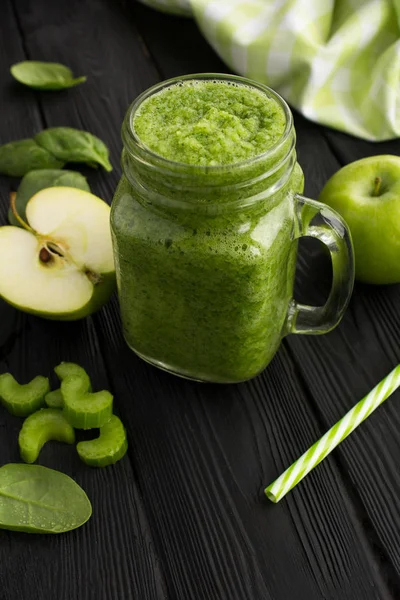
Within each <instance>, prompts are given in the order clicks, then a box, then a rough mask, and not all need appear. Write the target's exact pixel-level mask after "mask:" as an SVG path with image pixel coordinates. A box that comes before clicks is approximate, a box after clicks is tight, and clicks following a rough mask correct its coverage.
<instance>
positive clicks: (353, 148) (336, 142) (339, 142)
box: [324, 129, 400, 164]
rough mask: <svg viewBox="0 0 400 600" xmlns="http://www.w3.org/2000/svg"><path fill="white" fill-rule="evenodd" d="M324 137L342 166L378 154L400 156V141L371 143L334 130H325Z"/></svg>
mask: <svg viewBox="0 0 400 600" xmlns="http://www.w3.org/2000/svg"><path fill="white" fill-rule="evenodd" d="M324 135H325V137H326V139H327V142H328V143H329V145H330V147H331V149H332V151H333V152H334V153H335V155H336V156H337V158H338V160H339V162H340V163H341V164H347V163H350V162H353V160H358V159H360V158H364V157H365V156H375V155H376V154H395V155H399V154H400V141H399V140H398V139H396V140H389V141H386V142H377V143H371V142H367V141H365V140H360V139H358V138H355V137H353V136H351V135H347V134H346V133H342V132H341V131H335V130H334V129H325V130H324Z"/></svg>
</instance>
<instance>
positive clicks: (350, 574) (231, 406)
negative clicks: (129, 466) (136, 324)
mask: <svg viewBox="0 0 400 600" xmlns="http://www.w3.org/2000/svg"><path fill="white" fill-rule="evenodd" d="M109 308H112V310H113V312H114V314H112V315H111V318H110V314H109V312H108V311H107V313H106V312H104V311H103V312H101V313H99V314H98V315H97V316H96V317H95V320H96V321H98V331H99V335H100V336H101V337H102V338H103V339H102V347H103V351H104V353H105V356H106V357H107V358H106V364H107V365H108V368H109V370H110V371H109V376H110V378H111V379H112V381H113V386H114V387H115V389H116V391H117V395H118V397H119V398H120V399H121V405H120V406H121V410H122V411H123V414H124V417H125V420H126V422H127V423H128V427H129V433H130V437H131V440H132V444H133V454H134V457H135V462H136V465H137V472H138V476H139V478H140V481H141V490H142V493H143V496H144V498H145V501H146V506H147V507H148V510H149V511H150V514H151V522H152V529H153V532H154V535H155V536H156V543H157V547H158V548H159V552H160V555H161V557H162V559H163V561H164V565H168V566H167V567H165V568H166V569H167V571H168V577H169V581H170V585H171V589H173V590H174V597H175V598H177V599H182V600H183V599H185V598H192V597H195V598H196V599H199V600H200V599H203V598H204V599H205V598H211V597H221V598H231V599H233V600H236V599H237V600H244V599H247V598H249V599H260V600H261V598H272V599H274V600H281V599H282V600H283V599H287V598H297V597H304V598H310V599H311V598H318V599H319V598H341V599H342V598H349V599H350V598H352V599H356V598H371V599H372V598H375V597H376V594H378V595H379V597H380V598H389V597H390V595H389V592H388V590H387V588H386V584H385V582H384V580H383V578H382V577H381V576H380V574H379V572H378V567H379V565H378V563H377V561H376V558H375V557H374V556H373V553H372V551H371V548H370V545H369V543H368V540H367V538H366V535H365V533H364V531H363V527H362V524H361V523H360V521H359V520H358V518H357V516H356V515H355V514H354V507H353V506H352V503H351V501H350V500H349V498H348V496H347V492H346V490H345V488H344V486H343V484H342V477H341V474H340V471H339V469H338V468H337V465H336V463H335V461H334V460H332V461H329V462H327V463H326V464H325V465H323V466H322V467H321V468H320V469H319V470H318V471H317V472H316V474H315V477H314V478H313V479H309V480H308V481H306V482H305V483H304V484H303V485H302V486H301V487H299V488H298V490H296V491H295V492H293V493H292V494H291V495H290V496H289V497H288V499H287V500H286V501H284V502H282V503H281V504H280V505H277V506H273V505H272V504H270V503H268V501H267V500H266V499H265V498H264V497H263V494H262V489H263V486H264V485H265V484H266V483H267V482H269V481H271V480H272V479H273V478H274V477H275V476H276V475H277V474H278V473H279V472H281V471H282V470H283V469H284V468H285V467H286V466H287V465H289V464H290V463H291V462H292V461H293V460H294V459H295V458H296V457H297V456H298V454H299V451H300V449H304V448H307V447H308V445H309V444H310V443H311V442H312V441H313V440H314V439H316V438H317V437H318V436H319V435H320V433H321V432H320V429H319V426H318V423H317V420H316V419H315V417H314V416H313V414H312V412H311V411H310V407H309V398H308V392H307V390H305V389H303V387H302V385H301V383H299V380H298V378H297V376H296V372H295V370H294V366H293V363H292V361H291V359H290V357H289V356H288V353H287V351H286V349H285V347H282V348H281V350H280V352H279V353H278V355H277V357H276V358H275V359H274V360H273V362H272V363H271V365H270V366H269V367H268V369H267V370H266V371H265V372H264V373H263V374H262V375H261V376H260V377H258V378H257V379H255V380H253V381H251V382H249V383H247V384H241V385H238V386H212V385H204V386H199V385H198V384H195V383H191V382H187V381H183V380H180V379H178V378H176V377H173V376H170V375H167V374H165V373H162V372H161V371H158V370H156V369H154V368H153V367H151V366H148V365H146V364H145V363H143V362H142V361H141V360H139V359H138V358H136V357H135V356H134V355H133V354H132V353H131V352H130V351H129V349H128V348H127V347H126V345H125V344H124V342H123V339H122V335H121V328H120V325H119V322H118V307H117V304H116V303H113V304H112V306H111V307H109ZM124 397H125V398H129V399H132V401H130V402H127V401H124Z"/></svg>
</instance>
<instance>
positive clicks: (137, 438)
mask: <svg viewBox="0 0 400 600" xmlns="http://www.w3.org/2000/svg"><path fill="white" fill-rule="evenodd" d="M18 6H19V7H21V10H20V11H19V15H20V19H21V23H22V28H23V30H24V33H25V35H26V43H27V47H28V48H29V51H30V52H35V58H43V59H47V60H51V59H53V60H61V61H63V62H67V63H68V64H70V65H71V66H73V67H75V70H77V67H82V68H83V72H84V71H85V69H86V70H87V69H90V71H89V70H87V72H88V73H89V72H94V73H97V72H101V73H102V77H100V78H96V79H93V81H92V85H93V88H92V91H91V93H90V94H91V95H90V96H87V95H85V94H84V88H85V87H86V86H81V88H76V90H71V94H72V92H74V94H75V93H76V94H79V95H73V96H72V95H71V97H70V96H69V100H68V102H67V101H66V100H65V98H64V99H63V95H60V98H59V99H54V100H52V99H51V98H48V97H47V96H46V97H44V95H41V103H42V107H43V112H44V114H45V118H46V121H47V122H48V123H49V124H52V125H55V124H61V122H60V119H61V118H62V119H64V123H65V124H69V125H74V126H78V127H79V126H83V127H86V128H88V129H90V130H91V131H94V132H95V133H97V134H98V135H100V136H101V137H103V138H104V139H105V140H106V141H107V143H109V144H110V146H111V148H112V157H113V162H114V164H117V160H118V150H119V141H118V139H119V138H118V136H117V133H116V132H117V131H118V130H119V124H120V122H121V120H122V116H123V113H124V112H125V108H123V104H126V105H127V104H128V102H129V101H130V100H131V99H132V98H133V97H134V96H135V95H136V94H137V93H138V92H139V91H141V89H142V88H144V87H147V86H148V85H150V84H151V83H153V82H155V81H156V80H157V78H158V74H157V71H156V70H155V69H154V67H151V64H152V63H151V60H150V59H149V58H147V59H146V57H145V56H144V55H143V51H142V48H141V47H140V45H139V44H138V42H137V38H136V36H135V27H134V25H133V24H132V22H129V20H126V19H125V16H124V15H123V14H122V13H119V12H118V11H117V10H116V8H115V6H114V8H113V9H111V8H110V7H111V4H106V3H102V4H100V3H95V2H94V1H92V2H85V3H83V2H79V3H78V2H69V3H68V6H67V7H65V6H64V8H62V9H60V6H59V5H58V6H57V7H55V6H54V4H52V3H45V2H44V0H41V1H37V2H35V3H27V2H23V3H22V2H20V3H18ZM22 7H23V11H22ZM53 7H54V8H53ZM132 10H134V11H135V12H134V13H132V14H134V17H135V19H136V20H135V23H137V24H138V19H137V15H138V14H139V13H138V12H137V11H136V8H133V9H132ZM137 10H139V11H142V12H144V11H146V10H147V9H145V8H143V9H142V8H138V9H137ZM151 14H152V15H154V18H158V17H156V16H155V15H156V13H151ZM38 15H39V16H38ZM44 15H45V20H44V19H43V16H44ZM177 22H178V21H177ZM180 23H181V24H180V25H179V27H178V26H176V28H175V30H171V31H170V30H169V29H168V33H169V37H168V40H166V43H165V45H164V49H165V54H166V55H168V53H169V51H170V48H171V44H172V41H173V40H174V39H176V38H178V37H179V35H178V34H179V32H180V31H181V29H180V27H182V21H180ZM49 31H50V32H51V35H50V36H48V32H49ZM142 33H143V32H142ZM45 34H46V38H45ZM48 37H50V39H49V40H48V39H47V38H48ZM66 38H67V39H66ZM44 39H46V44H44V42H43V40H44ZM60 40H61V41H60ZM200 40H201V38H200V37H198V38H197V41H198V44H201V41H200ZM145 41H146V43H147V41H148V38H145ZM162 47H163V46H162V45H161V48H162ZM171 52H172V50H171ZM196 52H198V54H199V55H200V56H202V52H201V46H198V47H197V49H196ZM78 57H79V58H78ZM85 57H89V58H87V59H86V58H85ZM195 59H196V61H197V60H199V59H198V58H196V57H195V58H194V59H193V60H195ZM185 60H186V59H185ZM74 61H76V62H74ZM85 61H86V62H85ZM132 64H134V65H135V67H134V68H135V71H134V72H133V71H132V70H131V69H132ZM158 64H159V65H160V61H159V60H158ZM188 66H189V65H188ZM197 66H198V67H200V63H199V62H196V67H197ZM190 70H192V69H190ZM193 70H205V69H201V68H199V69H197V68H196V69H193ZM138 78H139V83H138ZM145 80H146V83H144V85H142V83H143V82H144V81H145ZM86 85H88V84H86ZM86 89H87V88H86ZM110 96H111V98H110ZM50 100H52V101H51V102H50ZM117 121H118V123H117ZM316 151H317V150H316ZM322 154H323V156H324V159H325V158H326V153H323V151H322V150H321V155H322ZM306 160H307V159H306V158H305V161H306ZM329 160H330V161H331V160H332V159H331V158H329ZM307 168H309V169H310V170H311V169H312V163H311V162H310V163H309V167H307ZM116 175H117V174H116V173H113V174H112V175H111V176H105V175H102V174H101V175H99V176H97V175H96V177H93V178H92V181H91V183H93V184H94V186H95V189H96V190H97V191H98V192H99V193H101V194H102V195H103V196H104V197H107V199H108V197H109V195H110V194H111V191H112V188H113V187H114V185H115V182H116ZM93 322H94V324H95V327H96V331H95V332H94V336H95V340H96V348H97V349H98V350H99V352H101V353H102V354H103V355H104V357H105V362H104V363H103V362H101V369H106V370H107V381H110V382H111V383H112V387H113V389H114V390H115V392H116V395H117V398H118V407H119V409H120V412H121V414H122V416H123V417H124V420H125V421H126V423H127V426H128V429H129V433H130V439H131V451H130V456H131V459H132V462H133V465H134V469H135V473H136V474H137V477H138V482H139V484H140V491H141V495H142V496H143V499H144V502H145V506H146V511H147V512H148V514H149V519H150V523H151V526H152V532H153V541H154V544H155V547H156V549H157V554H158V555H159V556H160V558H161V560H162V562H163V567H164V571H165V573H166V585H167V589H168V591H169V593H170V597H171V598H182V599H185V600H187V598H192V597H194V598H196V599H197V598H199V599H202V598H207V599H208V598H219V597H220V598H230V599H232V600H236V599H238V600H239V599H240V600H243V599H245V598H251V599H252V600H253V599H254V598H255V599H258V598H260V599H261V598H263V599H266V598H273V599H274V600H281V599H285V600H286V599H288V598H289V599H291V598H297V597H299V594H301V597H307V598H309V599H313V598H316V599H320V598H321V597H323V598H341V599H342V598H352V599H357V598H362V597H363V598H371V599H372V598H376V597H377V595H378V596H379V597H380V598H388V597H389V591H388V587H387V585H386V582H385V581H384V579H383V577H381V575H380V573H379V572H378V569H379V567H380V565H379V563H378V562H377V560H376V556H374V555H373V554H372V552H371V547H370V545H369V544H368V543H367V540H366V537H365V533H364V531H363V528H362V525H361V523H360V521H359V518H358V517H357V515H355V514H354V506H353V504H352V502H351V501H350V500H349V499H348V497H347V494H346V491H345V489H344V487H343V484H342V476H341V473H340V471H339V469H338V467H337V464H336V463H335V461H329V462H328V463H327V464H326V465H323V466H321V468H320V470H319V471H318V472H317V473H316V474H315V479H314V480H310V482H305V483H304V485H303V487H302V488H301V489H300V488H299V490H296V492H294V493H293V494H292V496H291V497H289V498H288V500H287V501H285V502H284V503H282V504H281V505H279V506H277V507H273V506H272V505H269V504H268V503H267V502H266V501H265V500H264V499H263V498H262V495H261V489H262V486H263V485H264V484H265V483H267V482H268V481H269V480H270V479H272V478H273V477H274V476H275V475H276V474H277V473H278V472H279V471H280V470H281V469H282V468H283V467H284V466H286V465H287V464H288V463H289V462H290V461H291V460H293V458H295V457H296V456H297V455H298V453H299V450H300V449H301V448H303V447H307V445H308V444H309V443H310V442H311V441H312V440H313V439H314V438H315V436H317V435H319V434H320V432H321V429H320V426H319V424H318V421H317V419H316V417H315V414H314V412H313V410H312V408H311V407H310V406H309V403H308V402H309V399H308V391H307V389H306V388H303V387H302V384H301V380H300V379H299V378H298V377H296V372H295V371H294V363H293V361H292V360H291V359H290V356H289V355H288V353H287V351H286V350H285V347H283V348H282V350H281V352H280V353H279V354H278V356H277V358H276V359H275V360H274V362H273V363H272V365H271V367H270V368H269V369H268V370H267V371H266V372H265V373H264V374H263V375H262V376H261V378H259V379H257V380H255V381H254V382H251V383H249V384H246V385H243V386H227V387H225V386H224V387H214V386H198V385H196V384H192V383H189V382H184V381H180V380H178V379H176V378H173V377H170V376H168V375H166V374H163V373H161V372H158V371H156V370H154V369H152V368H151V367H148V366H147V365H145V364H144V363H142V362H141V361H139V360H138V359H136V358H135V357H134V355H132V354H131V353H130V352H129V351H128V350H127V348H126V347H125V345H124V343H123V341H122V337H121V330H120V325H119V321H118V314H117V307H116V303H115V301H114V302H113V303H111V304H110V305H109V307H108V308H107V309H106V310H104V311H102V312H101V313H99V315H98V316H96V317H95V318H94V319H93ZM40 327H42V324H40ZM49 327H50V326H49ZM38 331H39V330H36V332H35V333H36V334H38ZM51 331H53V330H52V329H51ZM52 335H53V334H52ZM71 335H72V334H71ZM97 336H99V339H100V343H99V342H98V337H97ZM49 337H50V335H49ZM75 337H76V335H75ZM64 343H65V342H64V341H62V342H60V344H62V347H63V345H64ZM62 347H61V350H62ZM77 349H79V352H82V353H83V354H82V359H83V358H84V356H86V352H87V351H88V350H87V340H86V339H82V340H80V341H79V343H78V344H77ZM95 359H96V364H99V363H97V360H98V353H96V355H95ZM92 360H93V359H92ZM41 364H42V363H41ZM94 367H95V365H93V368H94ZM99 368H100V367H99ZM121 464H123V463H121ZM111 523H112V521H111ZM108 535H109V543H110V545H111V547H112V548H115V539H111V537H112V536H113V535H114V534H113V533H112V530H110V531H108ZM321 557H322V559H321ZM114 564H115V563H114ZM138 568H140V565H138ZM126 569H127V565H126V564H121V566H120V567H119V568H118V569H116V572H115V574H113V573H112V571H110V575H109V581H110V582H113V585H118V582H119V581H121V580H122V583H120V585H121V588H118V593H119V592H120V591H122V590H124V593H125V596H122V597H129V591H130V589H129V587H128V583H127V579H128V577H129V575H128V574H127V572H126ZM41 576H44V575H43V573H42V575H41ZM78 577H79V574H78ZM110 585H111V583H110ZM110 589H111V588H110ZM107 591H108V594H110V592H109V590H107ZM152 593H153V595H152ZM156 593H157V592H154V591H153V592H152V591H151V590H149V591H147V590H146V591H145V592H144V593H143V596H142V597H144V598H152V597H158V596H155V595H154V594H156ZM103 597H110V595H108V596H103ZM111 597H112V596H111ZM117 597H118V596H117Z"/></svg>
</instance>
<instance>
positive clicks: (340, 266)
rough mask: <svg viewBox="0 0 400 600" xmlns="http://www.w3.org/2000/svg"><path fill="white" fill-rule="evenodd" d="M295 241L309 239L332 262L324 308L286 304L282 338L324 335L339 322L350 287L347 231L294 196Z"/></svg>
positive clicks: (330, 213) (336, 218)
mask: <svg viewBox="0 0 400 600" xmlns="http://www.w3.org/2000/svg"><path fill="white" fill-rule="evenodd" d="M294 209H295V239H298V238H300V237H303V236H306V237H313V238H317V239H318V240H320V241H321V242H322V243H323V244H325V246H327V248H328V250H329V252H330V255H331V259H332V272H333V281H332V287H331V291H330V294H329V298H328V300H327V302H326V304H325V305H324V306H307V305H305V304H299V303H298V302H296V300H294V299H292V300H291V301H290V303H289V308H288V314H287V321H286V334H289V333H305V334H308V335H310V334H311V335H317V334H320V333H327V332H328V331H330V330H331V329H333V328H334V327H336V325H337V324H338V323H339V322H340V320H341V318H342V316H343V313H344V311H345V310H346V307H347V305H348V303H349V300H350V297H351V294H352V291H353V285H354V253H353V244H352V241H351V235H350V231H349V228H348V227H347V225H346V223H345V222H344V220H343V219H342V217H341V216H340V215H339V214H338V213H337V212H335V211H334V210H332V209H331V208H329V207H328V206H326V205H325V204H321V203H320V202H316V201H315V200H310V199H309V198H305V197H304V196H301V195H300V194H295V195H294Z"/></svg>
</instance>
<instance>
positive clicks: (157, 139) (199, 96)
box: [133, 81, 286, 166]
mask: <svg viewBox="0 0 400 600" xmlns="http://www.w3.org/2000/svg"><path fill="white" fill-rule="evenodd" d="M285 125H286V121H285V115H284V112H283V110H282V108H281V107H280V106H279V104H277V102H276V101H275V100H273V99H272V98H269V97H268V96H266V95H265V94H264V93H262V92H259V91H257V90H255V89H254V88H250V87H246V86H244V85H240V86H238V85H229V84H227V83H223V82H215V83H213V82H212V81H194V82H188V83H184V84H182V85H174V86H171V87H168V88H166V89H165V90H164V91H162V92H160V93H159V94H156V95H155V96H151V97H150V98H149V99H148V100H146V101H145V102H143V104H142V106H141V107H140V108H139V111H138V113H137V114H136V115H135V118H134V122H133V127H134V130H135V132H136V134H137V136H138V137H139V139H140V140H141V141H142V142H143V143H144V144H145V145H146V146H147V147H148V148H150V150H152V151H153V152H155V153H156V154H159V155H160V156H164V157H165V158H167V159H169V160H173V161H176V162H180V163H185V164H190V165H204V166H213V165H214V166H215V165H227V164H234V163H238V162H241V161H243V160H247V159H249V158H253V157H254V156H258V155H259V154H262V153H263V152H265V151H266V150H268V148H270V147H271V146H272V145H273V144H275V143H276V142H277V141H278V140H279V138H280V137H281V136H282V133H283V131H284V129H285Z"/></svg>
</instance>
